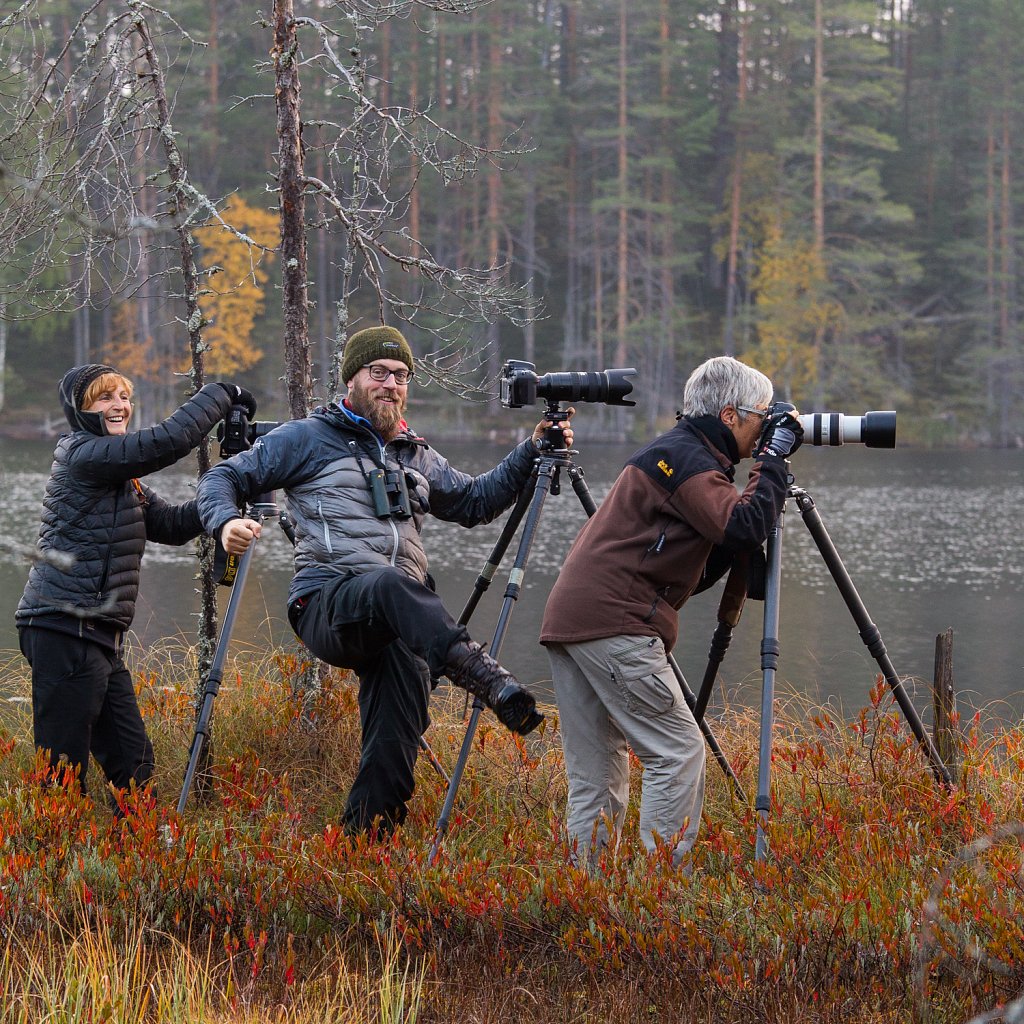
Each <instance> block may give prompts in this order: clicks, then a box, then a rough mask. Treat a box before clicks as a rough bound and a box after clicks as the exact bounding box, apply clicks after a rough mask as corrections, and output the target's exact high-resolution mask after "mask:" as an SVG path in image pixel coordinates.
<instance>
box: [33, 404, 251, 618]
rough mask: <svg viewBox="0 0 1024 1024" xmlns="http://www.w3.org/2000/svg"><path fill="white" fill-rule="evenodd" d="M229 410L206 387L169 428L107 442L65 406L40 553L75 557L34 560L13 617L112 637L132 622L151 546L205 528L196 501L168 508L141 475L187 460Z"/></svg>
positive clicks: (89, 417) (88, 417) (97, 425)
mask: <svg viewBox="0 0 1024 1024" xmlns="http://www.w3.org/2000/svg"><path fill="white" fill-rule="evenodd" d="M61 396H62V399H64V397H65V396H64V390H63V389H62V391H61ZM230 407H231V399H230V397H229V395H228V392H227V391H226V390H225V389H224V388H222V387H221V386H220V385H219V384H207V385H206V386H205V387H204V388H203V389H202V390H201V391H199V392H198V393H197V394H196V395H195V396H193V397H192V398H190V399H189V400H188V401H187V402H185V404H184V405H182V406H181V407H180V408H179V409H177V410H176V411H175V412H174V413H173V414H172V415H171V416H169V417H168V418H167V419H166V420H164V421H163V422H162V423H158V424H156V425H155V426H152V427H146V428H145V429H144V430H138V431H134V432H131V433H128V434H125V435H123V436H108V435H107V434H106V433H105V430H104V427H103V423H102V420H101V418H100V417H99V416H97V415H96V414H94V413H82V412H78V411H77V410H75V408H74V406H73V405H71V404H70V403H69V402H68V401H67V400H65V401H64V412H65V415H66V416H67V418H68V422H69V423H70V424H71V426H72V427H74V428H75V430H74V433H72V434H67V435H64V436H63V437H61V438H60V440H59V441H58V442H57V447H56V449H55V451H54V458H53V467H52V468H51V470H50V479H49V480H48V481H47V483H46V492H45V495H44V497H43V516H42V523H41V524H40V528H39V544H38V550H39V552H40V553H43V554H46V555H50V556H52V555H54V554H57V553H64V554H66V555H70V556H71V558H72V559H73V561H72V562H71V564H70V566H69V567H67V568H63V567H60V566H57V565H54V564H53V563H52V562H51V561H47V560H40V561H36V562H35V563H34V564H33V566H32V569H31V571H30V573H29V577H28V583H27V584H26V586H25V592H24V594H22V597H21V601H20V603H19V604H18V609H17V611H16V613H15V619H16V621H17V624H18V625H19V626H28V625H34V626H43V627H47V626H49V627H50V628H56V629H60V630H62V631H67V630H68V625H69V623H73V622H75V621H77V622H80V623H83V624H85V625H86V626H87V628H89V629H90V630H93V631H95V630H99V631H100V632H101V633H102V634H105V635H107V636H108V637H109V635H110V634H114V635H115V636H116V634H119V633H120V632H122V631H124V630H126V629H127V628H128V626H129V625H131V621H132V618H133V617H134V615H135V598H136V596H137V595H138V591H139V567H140V563H141V561H142V553H143V551H144V550H145V547H146V541H147V540H154V541H158V542H160V543H163V544H184V543H186V542H187V541H189V540H191V539H192V538H194V537H197V536H198V535H199V534H200V533H201V532H202V525H201V523H200V522H199V515H198V513H197V511H196V504H195V501H187V502H185V503H184V504H181V505H171V504H169V503H168V502H166V501H164V500H163V499H162V498H161V497H160V496H159V495H158V494H156V492H155V491H153V490H152V489H151V488H150V487H147V486H146V485H145V484H143V483H142V482H141V481H140V480H139V479H138V478H139V477H142V476H145V475H146V474H148V473H154V472H156V471H157V470H159V469H164V468H165V467H167V466H170V465H173V464H174V463H175V462H177V461H178V460H179V459H181V458H182V457H183V456H185V455H187V454H188V453H189V452H190V451H191V450H192V449H193V448H195V447H196V446H197V445H198V444H199V442H200V441H201V440H202V438H203V437H204V436H205V435H206V434H208V433H209V432H210V430H211V429H212V428H213V426H214V425H215V424H216V423H217V422H218V421H219V420H221V419H223V418H224V416H225V415H226V414H227V412H228V410H229V409H230ZM76 631H79V630H76Z"/></svg>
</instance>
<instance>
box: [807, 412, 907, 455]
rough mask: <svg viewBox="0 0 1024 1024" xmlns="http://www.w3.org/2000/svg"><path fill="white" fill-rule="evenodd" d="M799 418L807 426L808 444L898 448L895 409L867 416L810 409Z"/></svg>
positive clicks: (871, 413)
mask: <svg viewBox="0 0 1024 1024" xmlns="http://www.w3.org/2000/svg"><path fill="white" fill-rule="evenodd" d="M798 419H799V420H800V426H802V427H803V428H804V444H812V445H819V446H821V445H829V446H832V445H840V444H862V445H864V446H865V447H867V448H895V447H896V413H895V412H894V411H893V410H892V409H889V410H886V411H885V412H866V413H864V415H863V416H847V415H844V414H843V413H841V412H810V413H806V414H804V415H803V416H800V417H798Z"/></svg>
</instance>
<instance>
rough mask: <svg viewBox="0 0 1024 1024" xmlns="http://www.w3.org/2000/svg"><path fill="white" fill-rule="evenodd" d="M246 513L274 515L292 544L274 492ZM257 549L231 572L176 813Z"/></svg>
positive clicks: (201, 756) (201, 753)
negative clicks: (230, 585)
mask: <svg viewBox="0 0 1024 1024" xmlns="http://www.w3.org/2000/svg"><path fill="white" fill-rule="evenodd" d="M249 516H250V518H252V519H255V520H256V521H257V522H258V523H262V522H263V521H264V520H265V519H269V518H270V517H272V516H276V517H277V521H278V523H279V524H280V526H281V529H282V530H283V531H284V533H285V534H286V536H287V537H288V539H289V540H290V541H291V542H292V543H293V544H294V543H295V533H294V531H293V529H292V524H291V521H290V520H289V518H288V514H287V513H286V512H284V511H283V510H279V509H278V507H277V504H276V502H275V501H274V495H273V494H269V495H260V497H259V498H258V499H257V500H256V502H254V503H253V504H252V505H251V506H250V509H249ZM255 550H256V539H255V538H253V541H252V543H251V544H250V545H249V547H248V548H246V551H245V554H243V555H242V557H241V559H240V560H239V562H238V568H237V569H236V571H235V574H234V582H233V584H232V587H231V597H230V598H228V607H227V610H226V611H225V612H224V622H223V624H222V626H221V630H220V637H219V638H218V640H217V647H216V649H215V650H214V652H213V661H212V662H211V664H210V671H209V673H208V674H207V676H206V683H205V685H204V686H203V699H202V702H201V704H200V706H199V713H198V714H197V715H196V725H195V730H194V732H193V734H192V746H191V747H190V748H189V755H188V766H187V767H186V769H185V781H184V783H183V784H182V787H181V795H180V796H179V797H178V814H182V813H183V812H184V810H185V805H186V804H187V803H188V796H189V793H190V791H191V789H192V786H193V784H194V782H195V778H196V773H197V772H198V770H199V766H200V764H201V763H202V762H203V761H204V760H205V759H206V757H207V753H208V750H209V744H210V721H211V719H212V718H213V702H214V699H215V698H216V696H217V694H218V693H219V692H220V684H221V682H222V681H223V679H224V662H225V661H226V659H227V654H228V647H229V646H230V644H231V633H232V630H234V628H235V619H236V617H237V616H238V609H239V607H240V606H241V603H242V592H243V591H244V590H245V581H246V578H247V577H248V575H249V566H250V565H251V564H252V558H253V553H254V552H255Z"/></svg>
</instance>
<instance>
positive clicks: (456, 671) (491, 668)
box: [445, 640, 544, 736]
mask: <svg viewBox="0 0 1024 1024" xmlns="http://www.w3.org/2000/svg"><path fill="white" fill-rule="evenodd" d="M445 671H446V672H447V674H448V678H449V679H450V680H451V681H452V682H453V683H454V684H455V685H456V686H461V687H462V689H464V690H468V691H469V692H470V693H471V694H473V696H474V697H479V698H480V699H481V700H482V701H483V702H484V704H486V705H487V707H489V708H490V709H491V710H492V711H493V712H494V713H495V714H496V715H497V716H498V721H499V722H501V724H502V725H504V726H506V728H508V729H511V730H512V732H517V733H519V735H520V736H525V735H526V734H527V733H528V732H532V731H533V730H534V729H536V728H537V726H538V725H540V723H541V722H543V721H544V716H543V715H542V714H541V713H540V712H539V711H538V710H537V702H536V701H535V700H534V698H533V694H531V693H530V692H529V691H528V690H526V689H524V688H523V687H522V686H520V685H519V683H518V681H517V680H516V678H515V676H513V675H512V673H511V672H508V671H506V670H505V669H503V668H502V667H501V666H500V665H499V664H498V663H497V662H496V661H495V660H494V659H493V658H492V657H491V656H490V655H489V654H488V653H487V652H486V651H485V650H484V649H483V648H482V647H481V646H480V645H479V644H478V643H477V642H476V641H475V640H459V641H457V642H456V643H454V644H452V646H451V647H449V648H448V654H447V658H446V662H445Z"/></svg>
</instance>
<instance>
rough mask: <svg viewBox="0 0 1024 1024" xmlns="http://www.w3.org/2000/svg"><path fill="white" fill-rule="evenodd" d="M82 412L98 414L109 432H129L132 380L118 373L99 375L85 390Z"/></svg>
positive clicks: (120, 433)
mask: <svg viewBox="0 0 1024 1024" xmlns="http://www.w3.org/2000/svg"><path fill="white" fill-rule="evenodd" d="M82 412H94V413H96V414H98V415H99V416H100V417H101V418H102V419H103V425H104V430H105V431H106V432H107V433H108V434H111V435H114V436H118V435H122V434H127V433H128V420H129V419H131V415H132V384H131V381H129V380H127V379H125V378H124V377H122V376H121V375H120V374H118V373H105V374H103V376H102V377H98V378H97V379H96V380H94V381H93V382H92V383H91V384H90V385H89V387H88V389H87V390H86V392H85V397H84V398H83V399H82Z"/></svg>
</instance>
